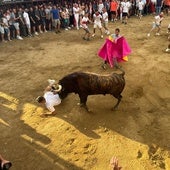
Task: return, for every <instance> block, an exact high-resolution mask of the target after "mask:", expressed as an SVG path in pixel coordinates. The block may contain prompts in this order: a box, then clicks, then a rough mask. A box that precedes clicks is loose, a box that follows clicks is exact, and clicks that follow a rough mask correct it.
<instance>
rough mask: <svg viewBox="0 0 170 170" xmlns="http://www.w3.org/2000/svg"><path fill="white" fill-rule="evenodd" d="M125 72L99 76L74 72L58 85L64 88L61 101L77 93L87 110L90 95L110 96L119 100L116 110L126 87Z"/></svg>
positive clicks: (61, 92)
mask: <svg viewBox="0 0 170 170" xmlns="http://www.w3.org/2000/svg"><path fill="white" fill-rule="evenodd" d="M124 74H125V72H124V71H123V70H122V73H121V74H117V73H112V74H110V75H99V74H94V73H85V72H74V73H71V74H69V75H66V76H65V77H63V78H62V79H61V80H59V82H58V84H60V85H61V86H62V90H61V91H60V93H59V95H60V98H61V99H64V98H65V97H67V95H68V94H69V93H76V94H78V95H79V98H80V105H81V106H83V107H85V108H86V109H87V110H88V108H87V106H86V102H87V97H88V95H97V94H104V95H105V94H110V95H112V96H114V97H115V98H117V99H118V101H117V103H116V105H115V106H114V109H115V108H117V107H118V105H119V103H120V101H121V98H122V96H121V93H122V91H123V89H124V86H125V79H124Z"/></svg>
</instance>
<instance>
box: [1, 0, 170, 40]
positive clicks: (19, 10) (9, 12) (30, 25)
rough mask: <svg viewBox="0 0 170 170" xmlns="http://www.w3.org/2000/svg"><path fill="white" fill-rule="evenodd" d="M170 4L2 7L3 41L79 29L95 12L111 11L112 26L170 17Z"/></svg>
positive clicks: (117, 0) (123, 1)
mask: <svg viewBox="0 0 170 170" xmlns="http://www.w3.org/2000/svg"><path fill="white" fill-rule="evenodd" d="M169 3H170V1H169V0H129V1H128V0H111V1H110V0H104V1H101V0H99V1H97V0H94V1H85V2H83V1H82V2H81V1H77V2H76V3H70V2H69V1H64V2H63V3H62V4H60V3H58V4H56V3H51V2H50V3H39V4H38V3H37V4H36V5H33V4H29V5H28V4H16V5H13V6H12V7H11V6H5V7H4V6H1V7H0V35H1V36H0V37H1V41H2V42H7V41H11V40H12V39H18V40H23V38H24V37H27V36H29V37H32V36H38V35H39V34H41V33H44V32H47V31H52V30H54V31H55V32H56V33H60V32H61V31H60V30H61V29H65V30H69V29H71V28H76V29H79V27H80V26H81V25H80V21H81V19H82V17H83V16H84V15H85V13H88V14H89V15H88V16H89V19H90V20H93V14H94V13H95V11H98V12H99V13H102V9H103V8H105V9H106V10H107V12H108V16H109V20H110V21H111V22H116V21H117V20H121V21H122V19H123V18H124V19H125V20H123V22H124V23H125V24H127V18H129V17H130V16H133V15H136V16H139V18H140V19H141V17H142V16H143V15H148V14H152V13H156V14H159V13H160V12H161V11H162V10H163V9H164V10H165V11H166V13H167V15H168V11H169V8H170V4H169ZM124 13H125V14H126V15H125V16H124V15H123V14H124Z"/></svg>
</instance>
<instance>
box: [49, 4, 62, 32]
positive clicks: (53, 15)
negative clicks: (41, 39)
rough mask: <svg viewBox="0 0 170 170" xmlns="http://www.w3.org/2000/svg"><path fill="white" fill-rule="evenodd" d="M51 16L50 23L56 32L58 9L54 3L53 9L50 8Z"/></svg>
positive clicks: (58, 16) (58, 17)
mask: <svg viewBox="0 0 170 170" xmlns="http://www.w3.org/2000/svg"><path fill="white" fill-rule="evenodd" d="M51 18H52V23H53V26H54V28H55V32H56V33H60V25H61V23H60V11H59V9H58V8H57V7H56V6H55V5H54V6H53V9H52V10H51Z"/></svg>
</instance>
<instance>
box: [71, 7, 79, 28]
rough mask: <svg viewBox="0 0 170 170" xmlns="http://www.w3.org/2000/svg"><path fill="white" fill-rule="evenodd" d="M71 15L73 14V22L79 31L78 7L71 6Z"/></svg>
mask: <svg viewBox="0 0 170 170" xmlns="http://www.w3.org/2000/svg"><path fill="white" fill-rule="evenodd" d="M73 14H74V21H75V26H76V29H77V30H79V15H80V8H79V7H78V4H74V6H73Z"/></svg>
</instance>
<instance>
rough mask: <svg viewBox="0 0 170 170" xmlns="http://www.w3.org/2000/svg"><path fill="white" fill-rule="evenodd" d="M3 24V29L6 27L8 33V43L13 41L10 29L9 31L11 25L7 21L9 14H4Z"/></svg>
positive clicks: (5, 30)
mask: <svg viewBox="0 0 170 170" xmlns="http://www.w3.org/2000/svg"><path fill="white" fill-rule="evenodd" d="M2 23H3V27H4V32H5V33H6V36H7V39H8V41H11V35H10V29H9V24H8V20H7V13H4V14H3V17H2Z"/></svg>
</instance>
